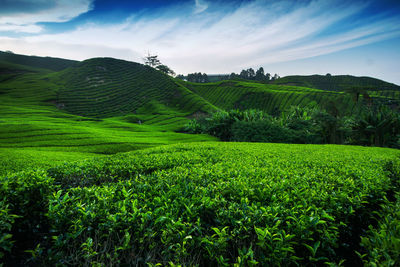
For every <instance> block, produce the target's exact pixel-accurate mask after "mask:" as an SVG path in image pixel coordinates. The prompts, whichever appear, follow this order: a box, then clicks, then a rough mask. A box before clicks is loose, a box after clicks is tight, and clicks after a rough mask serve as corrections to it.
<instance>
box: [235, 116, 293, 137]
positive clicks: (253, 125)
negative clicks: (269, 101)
mask: <svg viewBox="0 0 400 267" xmlns="http://www.w3.org/2000/svg"><path fill="white" fill-rule="evenodd" d="M294 135H295V133H294V132H293V131H290V130H289V129H287V128H285V127H282V126H281V125H280V124H279V123H277V122H276V121H271V120H262V121H237V122H235V123H234V124H233V125H232V139H231V140H232V141H240V142H265V143H291V142H292V140H293V139H294V138H295V137H294Z"/></svg>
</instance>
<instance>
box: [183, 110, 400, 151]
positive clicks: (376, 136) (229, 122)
mask: <svg viewBox="0 0 400 267" xmlns="http://www.w3.org/2000/svg"><path fill="white" fill-rule="evenodd" d="M332 113H333V114H332ZM252 114H253V115H252ZM254 114H257V115H254ZM185 129H186V131H187V132H189V133H208V134H210V135H213V136H216V137H218V138H219V139H221V140H223V141H242V142H284V143H297V144H358V145H369V146H387V147H398V146H399V145H398V144H399V143H398V139H399V135H400V115H399V114H398V113H397V112H395V111H393V110H391V109H389V108H388V107H386V106H380V107H378V108H365V109H364V110H363V112H361V113H359V114H358V115H357V116H353V117H339V116H337V113H336V112H334V111H331V113H329V112H327V111H325V110H321V109H319V108H318V107H317V106H314V107H298V106H292V107H290V108H289V109H288V110H286V111H284V112H282V113H281V115H280V116H279V117H276V118H272V117H271V116H269V115H268V114H266V113H263V112H262V111H256V110H250V111H238V110H231V111H229V112H225V111H222V112H216V113H214V114H213V115H212V116H211V117H210V118H203V119H201V120H192V121H191V122H190V123H188V124H186V128H185Z"/></svg>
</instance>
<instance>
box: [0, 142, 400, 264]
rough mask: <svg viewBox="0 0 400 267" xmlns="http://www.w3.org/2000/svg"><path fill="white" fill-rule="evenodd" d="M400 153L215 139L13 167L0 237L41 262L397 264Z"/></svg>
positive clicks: (11, 257) (7, 247) (13, 257)
mask: <svg viewBox="0 0 400 267" xmlns="http://www.w3.org/2000/svg"><path fill="white" fill-rule="evenodd" d="M399 155H400V154H399V151H398V150H393V149H385V148H365V147H355V146H338V145H287V144H254V143H222V142H218V143H216V142H208V143H188V144H177V145H168V146H161V147H157V148H151V149H145V150H141V151H136V152H128V153H123V154H117V155H113V156H107V157H103V158H96V159H92V160H90V159H88V160H83V161H79V162H77V163H65V164H62V165H59V166H56V167H51V168H47V169H38V170H30V171H22V172H18V173H14V174H8V175H5V176H2V177H1V178H0V179H1V183H0V184H1V186H0V191H1V194H0V195H1V197H2V200H1V202H0V203H1V211H2V213H1V218H0V220H1V221H2V222H3V224H2V225H3V226H2V229H1V230H2V237H1V238H0V247H1V249H2V253H5V254H4V255H5V260H6V262H9V263H20V261H21V258H18V257H21V255H23V254H24V253H25V255H26V259H27V260H28V262H30V263H31V264H33V263H34V264H41V265H67V266H70V265H71V266H75V265H82V266H89V265H90V266H119V265H123V266H131V265H149V266H156V265H185V266H193V265H199V266H204V265H220V266H231V265H235V266H256V265H257V266H296V265H302V266H320V265H323V264H329V265H331V266H337V265H343V264H344V265H351V264H355V265H358V266H359V265H362V264H363V263H365V264H367V265H368V264H371V266H375V265H373V264H374V263H376V264H378V265H379V264H388V263H390V262H394V260H396V257H397V259H398V257H399V252H398V251H399V250H396V249H397V248H398V246H399V244H400V242H399V241H400V239H399V237H400V235H399V234H400V232H399V222H400V221H399V219H400V217H399V213H398V211H397V210H396V208H395V207H396V206H395V205H396V204H393V203H396V201H395V200H396V194H397V193H398V186H399V181H398V175H399V173H400V161H399ZM397 203H399V202H397ZM397 205H398V204H397ZM380 215H381V216H382V217H383V218H385V217H387V218H391V219H390V220H387V219H386V221H385V220H383V219H381V217H380ZM388 216H391V217H388ZM7 251H11V252H12V253H11V254H8V253H7ZM23 251H29V253H26V252H23ZM396 253H397V254H396ZM17 255H18V257H17ZM363 261H364V262H363ZM385 266H391V265H385Z"/></svg>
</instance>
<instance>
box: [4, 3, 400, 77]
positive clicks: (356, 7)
mask: <svg viewBox="0 0 400 267" xmlns="http://www.w3.org/2000/svg"><path fill="white" fill-rule="evenodd" d="M299 2H300V4H299ZM299 2H297V4H296V5H295V6H293V5H294V4H293V2H292V1H281V2H274V1H261V0H256V1H252V2H248V3H246V4H242V5H241V6H240V7H238V8H236V9H234V10H232V9H230V10H229V12H226V10H224V7H223V6H221V7H220V8H219V9H218V8H217V9H216V10H219V11H215V10H214V9H213V10H212V11H209V9H207V4H206V3H205V2H201V1H196V2H195V3H196V9H197V10H202V9H204V10H202V12H200V11H199V12H197V14H196V15H195V16H189V17H188V16H187V14H183V15H182V13H184V12H182V10H179V9H178V10H176V11H175V12H174V10H167V11H166V14H168V15H165V16H163V15H160V16H157V18H141V19H138V18H135V17H132V18H129V19H127V20H126V21H125V22H124V23H121V24H118V25H98V24H86V25H82V26H81V27H79V28H78V29H76V30H74V31H71V32H65V33H59V34H40V35H36V36H31V37H26V38H20V39H18V42H15V43H14V45H15V46H14V47H5V45H4V43H3V41H1V42H0V49H2V50H6V49H9V50H13V51H14V52H17V53H18V52H22V51H20V50H19V48H20V47H22V46H23V44H25V45H24V46H23V47H24V49H28V48H29V47H31V51H32V53H35V54H38V55H51V56H56V52H57V51H60V54H59V55H58V56H61V57H63V56H64V55H65V52H62V51H61V49H60V48H62V47H65V48H67V47H74V48H77V47H79V46H82V47H84V48H85V49H82V50H81V49H73V50H69V51H67V53H68V55H69V57H70V58H75V59H84V58H89V57H93V56H111V55H112V56H113V57H117V58H123V59H129V60H135V61H140V60H141V55H144V54H145V52H146V51H148V50H149V51H150V52H152V53H157V54H158V55H159V57H160V59H161V61H162V62H163V63H165V64H167V65H169V66H170V67H171V68H172V69H174V70H175V71H176V72H178V73H188V72H194V71H201V72H208V73H226V72H231V71H239V70H240V69H242V68H247V67H249V66H257V65H258V66H261V65H266V64H271V63H277V62H284V61H293V60H297V59H303V58H310V57H315V56H319V55H324V54H328V53H332V52H335V51H340V50H343V49H348V48H352V47H357V46H361V45H365V44H369V43H373V42H377V41H381V40H385V39H388V38H393V37H397V36H400V23H399V18H398V17H396V18H388V19H382V20H375V21H372V20H371V19H370V18H360V17H359V20H360V21H358V23H357V24H355V25H358V26H353V27H349V28H344V29H341V31H333V32H330V33H329V34H328V33H325V31H326V30H327V29H329V28H330V27H331V26H332V25H334V24H337V23H340V22H341V21H342V20H343V19H349V18H351V17H352V16H354V15H356V14H359V13H360V12H361V11H362V10H363V9H364V8H365V7H366V6H367V4H360V3H355V4H351V2H347V3H345V4H346V5H344V4H342V5H339V4H337V1H334V0H324V1H318V0H314V1H310V2H309V3H308V4H305V2H301V1H299ZM200 7H201V8H200ZM171 13H175V14H179V15H175V16H171ZM40 44H46V45H45V46H44V45H40ZM52 47H58V48H59V49H58V50H57V49H54V50H51V49H52ZM89 47H93V50H92V51H90V49H89ZM49 51H52V52H53V54H49ZM111 51H114V52H113V53H111ZM102 53H104V54H102ZM28 54H30V53H28Z"/></svg>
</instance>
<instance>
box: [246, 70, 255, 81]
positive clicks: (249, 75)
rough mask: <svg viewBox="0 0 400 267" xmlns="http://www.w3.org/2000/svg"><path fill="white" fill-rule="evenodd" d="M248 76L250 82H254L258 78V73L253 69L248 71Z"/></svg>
mask: <svg viewBox="0 0 400 267" xmlns="http://www.w3.org/2000/svg"><path fill="white" fill-rule="evenodd" d="M247 75H248V78H249V79H250V80H254V77H256V73H255V71H254V70H253V69H252V68H250V69H248V70H247Z"/></svg>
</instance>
